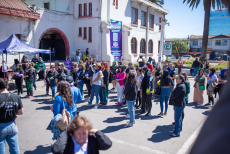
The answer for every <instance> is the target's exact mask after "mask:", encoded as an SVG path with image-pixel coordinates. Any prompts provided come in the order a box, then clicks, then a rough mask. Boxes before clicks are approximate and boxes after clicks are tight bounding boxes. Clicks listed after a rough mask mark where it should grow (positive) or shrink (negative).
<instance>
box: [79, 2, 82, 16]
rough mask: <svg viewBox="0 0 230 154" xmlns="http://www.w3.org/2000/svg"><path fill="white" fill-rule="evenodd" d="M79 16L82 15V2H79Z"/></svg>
mask: <svg viewBox="0 0 230 154" xmlns="http://www.w3.org/2000/svg"><path fill="white" fill-rule="evenodd" d="M79 16H82V4H79Z"/></svg>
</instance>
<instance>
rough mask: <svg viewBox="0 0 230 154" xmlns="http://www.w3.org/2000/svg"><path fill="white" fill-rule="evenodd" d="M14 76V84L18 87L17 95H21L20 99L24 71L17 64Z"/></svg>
mask: <svg viewBox="0 0 230 154" xmlns="http://www.w3.org/2000/svg"><path fill="white" fill-rule="evenodd" d="M13 74H14V76H13V77H14V79H15V82H16V85H17V87H18V95H20V93H21V97H22V94H23V87H22V83H23V75H24V70H23V69H22V65H21V64H17V66H16V72H15V73H13Z"/></svg>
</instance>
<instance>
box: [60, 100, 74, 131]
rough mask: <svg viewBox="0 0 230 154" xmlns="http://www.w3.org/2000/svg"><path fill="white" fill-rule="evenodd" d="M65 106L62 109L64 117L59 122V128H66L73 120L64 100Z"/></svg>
mask: <svg viewBox="0 0 230 154" xmlns="http://www.w3.org/2000/svg"><path fill="white" fill-rule="evenodd" d="M63 107H64V109H63V111H62V118H61V119H60V120H59V121H58V123H57V126H58V128H60V129H61V130H65V129H66V128H67V126H68V125H69V123H70V120H71V116H70V113H69V112H68V111H67V110H66V109H65V104H64V101H63Z"/></svg>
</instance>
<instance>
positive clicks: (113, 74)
mask: <svg viewBox="0 0 230 154" xmlns="http://www.w3.org/2000/svg"><path fill="white" fill-rule="evenodd" d="M110 71H111V76H112V79H113V88H112V89H111V91H115V90H116V79H115V75H116V73H117V62H115V61H114V62H113V65H112V66H110Z"/></svg>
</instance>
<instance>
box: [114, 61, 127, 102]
mask: <svg viewBox="0 0 230 154" xmlns="http://www.w3.org/2000/svg"><path fill="white" fill-rule="evenodd" d="M118 70H119V72H117V74H116V75H115V79H116V88H117V99H118V102H117V103H116V105H117V106H121V102H122V97H123V91H124V85H125V77H126V73H125V66H124V65H121V66H119V69H118Z"/></svg>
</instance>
